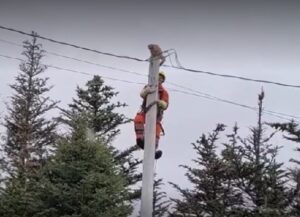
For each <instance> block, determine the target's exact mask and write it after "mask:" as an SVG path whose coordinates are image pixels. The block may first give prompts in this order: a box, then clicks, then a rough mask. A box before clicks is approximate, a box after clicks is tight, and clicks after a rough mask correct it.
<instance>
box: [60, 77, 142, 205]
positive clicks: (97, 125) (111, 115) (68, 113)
mask: <svg viewBox="0 0 300 217" xmlns="http://www.w3.org/2000/svg"><path fill="white" fill-rule="evenodd" d="M76 92H77V99H73V103H72V104H70V105H69V106H70V109H69V110H65V111H64V114H65V120H64V121H65V122H66V123H68V124H69V125H70V126H71V123H72V119H73V118H74V117H76V115H77V114H83V113H84V114H85V115H86V116H87V120H88V126H89V128H90V129H91V130H92V131H93V133H95V135H96V137H97V139H100V140H102V141H103V143H104V144H110V142H112V140H113V139H114V138H115V137H116V135H118V133H119V132H120V130H119V129H118V127H119V126H120V125H121V124H125V123H128V122H129V121H130V120H128V119H126V117H125V116H124V115H121V114H119V113H117V112H116V111H115V110H117V109H120V108H123V107H124V106H126V104H125V103H120V102H117V103H113V102H112V100H113V97H115V96H117V94H118V93H117V92H114V90H113V88H112V87H110V86H107V85H105V84H104V81H103V79H102V78H101V77H100V76H94V77H93V79H92V80H90V81H88V82H87V83H86V89H84V88H80V87H78V88H77V91H76ZM71 127H73V126H71ZM110 149H111V151H112V153H113V156H114V159H115V161H116V163H118V164H119V165H120V167H121V169H122V172H123V174H124V176H125V177H126V180H127V185H128V186H130V187H131V194H130V196H129V200H133V199H138V198H140V194H141V193H140V190H138V189H135V187H134V186H135V185H136V183H138V182H139V181H141V179H142V175H141V173H138V172H137V167H138V165H139V164H141V160H138V159H135V158H134V157H133V152H134V151H136V150H137V147H136V146H131V147H129V148H128V149H126V150H124V151H120V150H117V149H116V148H114V147H113V146H110Z"/></svg>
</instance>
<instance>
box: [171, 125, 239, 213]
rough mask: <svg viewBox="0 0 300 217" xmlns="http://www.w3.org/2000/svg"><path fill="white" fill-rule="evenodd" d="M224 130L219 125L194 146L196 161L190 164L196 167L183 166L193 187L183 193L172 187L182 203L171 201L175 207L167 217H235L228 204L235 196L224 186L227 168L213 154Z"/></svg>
mask: <svg viewBox="0 0 300 217" xmlns="http://www.w3.org/2000/svg"><path fill="white" fill-rule="evenodd" d="M224 128H225V126H224V125H222V124H218V125H217V127H216V129H215V130H214V132H213V133H211V134H209V135H208V136H206V135H205V134H203V135H202V136H201V138H200V139H199V140H197V141H196V143H193V148H194V149H195V151H196V153H197V158H196V159H194V160H193V162H194V163H195V164H196V166H195V167H190V166H186V165H185V166H182V167H183V168H185V169H186V170H187V172H186V177H187V178H188V180H189V181H190V182H191V183H192V184H193V188H192V189H182V188H181V187H180V186H178V185H176V184H174V183H171V184H172V185H173V187H174V188H175V189H176V190H177V191H179V193H180V194H181V197H182V199H174V198H172V199H171V200H172V201H173V202H174V203H175V207H174V211H173V212H172V213H171V214H170V216H173V217H177V216H178V217H179V216H197V217H204V216H207V217H209V216H212V217H224V216H234V212H235V210H234V207H233V206H230V205H232V204H229V202H230V201H232V200H233V199H230V198H233V197H235V196H236V195H235V192H234V191H233V189H232V186H231V184H230V183H229V182H227V183H226V181H227V179H228V174H227V170H226V169H227V167H226V165H225V164H224V162H223V161H222V159H221V158H220V157H219V156H218V155H217V152H216V148H217V146H216V145H217V144H216V142H217V141H218V136H219V134H220V132H222V131H224Z"/></svg>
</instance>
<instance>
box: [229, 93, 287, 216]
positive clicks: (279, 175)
mask: <svg viewBox="0 0 300 217" xmlns="http://www.w3.org/2000/svg"><path fill="white" fill-rule="evenodd" d="M263 98H264V92H261V94H259V96H258V105H259V106H258V108H259V112H258V122H257V126H256V127H253V128H251V129H250V130H251V135H250V137H248V138H246V139H241V138H239V141H240V142H241V145H240V146H239V150H240V152H241V154H242V161H240V162H239V164H236V165H237V166H236V167H235V169H236V172H237V174H238V177H237V178H238V180H239V183H238V185H239V188H240V190H241V191H242V192H243V196H244V199H245V203H246V204H245V205H246V206H248V207H249V210H248V211H249V212H250V213H251V214H248V216H255V217H259V216H262V217H263V216H287V207H288V200H287V197H288V189H287V187H286V181H287V173H286V172H285V171H284V170H283V169H282V165H283V164H282V163H278V162H277V160H276V157H277V155H278V151H279V149H280V148H279V147H278V146H274V145H272V144H270V143H269V142H270V140H271V138H272V137H273V135H274V133H272V134H271V135H270V136H265V129H264V124H263V123H262V112H263V106H262V103H263ZM238 167H239V168H238Z"/></svg>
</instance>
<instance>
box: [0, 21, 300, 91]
mask: <svg viewBox="0 0 300 217" xmlns="http://www.w3.org/2000/svg"><path fill="white" fill-rule="evenodd" d="M0 29H4V30H8V31H12V32H16V33H19V34H22V35H27V36H31V37H37V38H40V39H43V40H47V41H50V42H53V43H57V44H61V45H66V46H70V47H74V48H77V49H82V50H85V51H90V52H94V53H97V54H102V55H107V56H112V57H116V58H122V59H129V60H135V61H138V62H148V60H144V59H141V58H137V57H130V56H125V55H117V54H113V53H109V52H103V51H99V50H96V49H91V48H86V47H82V46H79V45H75V44H71V43H67V42H62V41H58V40H54V39H51V38H47V37H44V36H40V35H38V34H36V33H26V32H24V31H21V30H17V29H14V28H9V27H5V26H1V25H0ZM171 50H172V51H173V53H174V55H175V60H176V62H177V65H178V66H174V65H173V64H172V63H171V64H172V65H167V64H164V65H163V66H164V67H169V68H174V69H178V70H184V71H188V72H193V73H197V74H207V75H211V76H218V77H223V78H233V79H239V80H244V81H251V82H258V83H266V84H273V85H278V86H282V87H292V88H300V85H293V84H286V83H281V82H275V81H269V80H262V79H252V78H247V77H242V76H236V75H229V74H220V73H214V72H208V71H202V70H196V69H191V68H187V67H183V66H182V65H181V64H180V62H179V60H178V55H177V52H176V50H175V49H169V50H167V51H166V52H168V51H171Z"/></svg>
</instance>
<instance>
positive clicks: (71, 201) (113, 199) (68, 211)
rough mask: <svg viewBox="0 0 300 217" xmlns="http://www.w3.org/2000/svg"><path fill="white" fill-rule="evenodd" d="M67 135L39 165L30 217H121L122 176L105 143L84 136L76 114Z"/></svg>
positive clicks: (126, 208)
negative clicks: (50, 156)
mask: <svg viewBox="0 0 300 217" xmlns="http://www.w3.org/2000/svg"><path fill="white" fill-rule="evenodd" d="M74 126H76V127H74V128H73V129H72V131H73V132H72V134H71V137H70V138H63V139H62V140H61V141H60V142H59V144H58V149H57V151H56V155H55V156H54V157H53V159H52V160H51V161H49V162H48V163H47V164H46V166H45V167H44V168H43V169H42V172H41V173H42V174H41V177H43V178H42V180H41V181H40V183H39V184H38V187H37V189H36V190H37V195H36V201H38V202H39V204H38V205H35V206H36V211H35V212H34V213H33V215H32V217H42V216H43V217H47V216H49V217H53V216H57V217H58V216H78V217H90V216H93V217H97V216H99V217H124V216H128V215H129V214H130V213H131V211H132V207H131V206H130V205H129V204H128V202H126V199H127V198H128V191H127V187H126V180H125V179H124V177H123V176H122V172H120V170H119V167H118V166H117V165H116V164H115V163H114V159H113V156H112V155H111V152H110V150H109V149H108V147H107V146H106V145H105V144H103V143H102V142H101V141H99V140H97V139H94V138H88V134H87V124H86V121H84V120H83V119H82V118H81V117H80V118H78V119H77V120H76V121H75V123H74Z"/></svg>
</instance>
